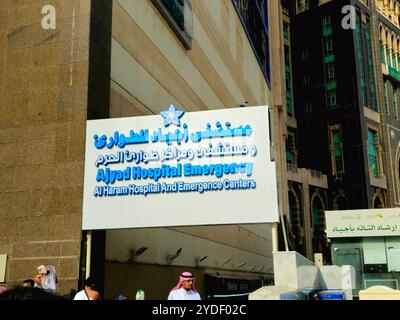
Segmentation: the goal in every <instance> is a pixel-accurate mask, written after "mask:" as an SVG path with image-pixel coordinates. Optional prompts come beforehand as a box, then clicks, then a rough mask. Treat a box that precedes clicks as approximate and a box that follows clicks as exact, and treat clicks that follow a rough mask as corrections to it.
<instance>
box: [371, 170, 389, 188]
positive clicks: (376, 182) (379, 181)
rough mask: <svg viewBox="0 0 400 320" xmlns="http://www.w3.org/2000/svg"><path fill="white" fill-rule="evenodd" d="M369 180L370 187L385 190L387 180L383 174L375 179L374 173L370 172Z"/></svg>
mask: <svg viewBox="0 0 400 320" xmlns="http://www.w3.org/2000/svg"><path fill="white" fill-rule="evenodd" d="M369 180H370V184H371V186H373V187H377V188H381V189H385V190H387V178H386V176H385V175H384V174H383V175H380V176H378V177H376V176H375V174H374V172H372V171H370V172H369Z"/></svg>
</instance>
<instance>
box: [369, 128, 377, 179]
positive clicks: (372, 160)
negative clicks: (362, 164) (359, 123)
mask: <svg viewBox="0 0 400 320" xmlns="http://www.w3.org/2000/svg"><path fill="white" fill-rule="evenodd" d="M368 161H369V169H370V171H371V173H372V174H373V175H374V176H375V177H378V176H379V170H378V152H377V149H376V131H373V130H371V129H368Z"/></svg>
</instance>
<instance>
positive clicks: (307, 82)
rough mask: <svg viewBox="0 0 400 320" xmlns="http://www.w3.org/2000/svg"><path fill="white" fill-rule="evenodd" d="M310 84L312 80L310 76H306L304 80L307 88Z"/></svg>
mask: <svg viewBox="0 0 400 320" xmlns="http://www.w3.org/2000/svg"><path fill="white" fill-rule="evenodd" d="M310 83H311V78H310V76H309V75H305V76H304V78H303V84H304V85H305V86H308V85H310Z"/></svg>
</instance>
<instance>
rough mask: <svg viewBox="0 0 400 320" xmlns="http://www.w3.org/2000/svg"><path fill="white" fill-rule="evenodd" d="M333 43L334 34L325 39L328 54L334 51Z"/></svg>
mask: <svg viewBox="0 0 400 320" xmlns="http://www.w3.org/2000/svg"><path fill="white" fill-rule="evenodd" d="M332 50H333V44H332V36H328V37H326V39H325V52H326V54H329V53H332Z"/></svg>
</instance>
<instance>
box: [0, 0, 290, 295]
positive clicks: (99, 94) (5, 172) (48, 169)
mask: <svg viewBox="0 0 400 320" xmlns="http://www.w3.org/2000/svg"><path fill="white" fill-rule="evenodd" d="M44 5H45V4H44V3H43V1H39V0H37V1H35V0H34V1H29V2H16V1H12V0H6V1H3V2H2V6H1V8H0V57H1V60H0V70H1V72H0V77H1V80H0V90H1V94H2V97H3V99H2V100H1V102H0V108H1V111H2V113H1V114H2V116H1V119H0V139H1V140H0V163H1V170H0V175H1V180H2V187H1V191H0V197H1V204H0V220H1V221H0V231H1V234H2V237H1V238H0V255H1V254H2V255H6V257H7V263H6V274H5V279H6V282H7V283H9V284H16V283H19V282H21V281H22V280H24V279H25V278H29V277H32V276H33V275H34V274H35V273H36V267H37V266H38V265H40V264H43V263H47V264H52V265H54V266H55V268H56V271H57V275H58V291H59V292H60V293H68V292H69V290H70V289H77V288H78V287H80V285H81V281H82V279H84V278H85V277H86V276H87V275H88V274H91V275H93V276H95V277H96V279H97V283H98V286H99V288H100V290H101V292H102V294H103V296H104V297H105V298H112V297H113V296H114V295H115V294H117V293H122V294H124V295H126V296H128V297H133V294H134V292H136V290H137V289H138V288H141V289H143V290H144V291H145V293H146V298H149V299H154V298H158V299H165V298H166V296H167V294H168V291H169V290H170V289H171V288H172V287H173V286H174V284H175V282H176V280H177V276H178V275H179V273H180V272H181V271H185V270H189V271H192V272H194V273H195V274H196V276H197V277H198V285H199V289H200V292H201V294H202V296H203V297H205V295H207V294H209V293H212V292H213V290H214V289H215V288H216V287H217V286H221V284H224V285H225V287H223V288H222V289H221V291H222V293H225V294H229V293H230V292H233V293H237V292H238V291H240V292H248V291H249V290H251V289H253V287H254V286H260V285H262V284H263V283H265V282H266V281H269V279H271V277H272V273H273V270H272V268H273V266H272V253H271V251H272V245H271V229H270V227H269V226H268V225H232V226H203V227H200V226H199V227H187V228H186V227H181V228H156V229H140V230H133V229H126V230H100V231H93V232H90V231H88V232H82V230H81V226H82V192H83V190H82V189H83V188H82V186H83V176H84V175H83V173H84V170H83V164H84V156H85V149H84V146H85V130H86V121H87V120H92V119H106V118H118V117H130V116H141V115H152V114H158V113H159V112H160V111H162V110H165V109H166V108H167V106H168V105H169V104H171V103H172V104H174V105H175V106H176V107H178V108H181V109H183V110H185V111H188V112H189V111H201V110H211V109H221V108H230V107H238V106H240V105H242V104H245V102H246V104H247V105H249V106H253V105H269V106H271V108H272V111H273V112H272V113H273V118H274V119H278V117H279V115H278V112H276V110H277V109H278V107H276V105H277V103H275V101H274V97H275V92H279V91H278V89H277V88H278V85H277V81H276V80H274V78H273V76H272V75H274V76H276V79H281V78H280V77H279V73H280V64H279V61H280V57H278V55H279V53H280V48H281V47H280V44H281V37H280V17H281V12H280V10H279V6H278V4H277V3H275V1H267V0H257V1H243V0H233V1H230V0H219V1H215V0H204V1H203V0H202V1H197V0H195V1H188V0H173V1H163V0H93V1H90V0H72V1H71V0H65V1H64V0H63V1H59V2H58V3H57V4H56V5H54V8H55V12H56V18H57V25H56V28H55V29H49V30H45V29H43V28H42V24H41V22H42V20H43V18H44V14H43V13H42V9H43V6H44ZM275 63H277V65H279V67H276V68H275V67H274V64H275ZM278 81H279V80H278ZM277 96H278V94H277ZM277 99H278V98H277ZM280 105H282V104H280ZM277 140H278V139H277ZM275 145H276V148H277V150H278V151H277V154H278V155H279V154H280V150H281V149H280V148H281V147H282V144H280V142H279V141H277V142H276V144H275ZM278 157H279V156H278ZM279 166H280V165H279V164H278V167H279ZM280 168H281V167H280ZM282 199H283V198H282ZM283 202H284V201H281V203H283ZM193 205H195V204H193ZM267 208H268V204H266V210H267ZM249 210H251V208H249ZM188 213H190V208H188ZM110 214H112V213H110ZM216 214H217V213H216ZM177 251H179V252H180V255H179V256H178V257H177V258H176V259H175V260H174V261H173V262H172V263H167V261H166V257H167V256H168V255H171V254H173V253H175V252H177ZM139 253H140V254H139ZM183 269H184V270H183ZM206 276H207V277H208V276H209V278H210V279H211V280H210V281H208V282H207V281H206ZM227 279H228V280H227ZM227 283H228V284H229V285H227ZM235 288H236V289H235ZM239 289H240V290H239Z"/></svg>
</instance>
